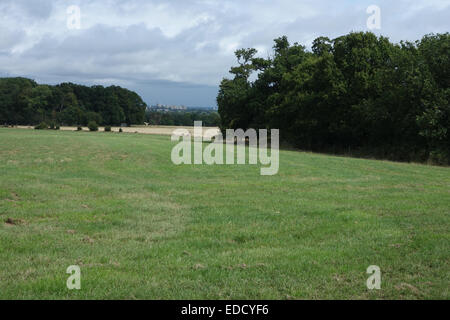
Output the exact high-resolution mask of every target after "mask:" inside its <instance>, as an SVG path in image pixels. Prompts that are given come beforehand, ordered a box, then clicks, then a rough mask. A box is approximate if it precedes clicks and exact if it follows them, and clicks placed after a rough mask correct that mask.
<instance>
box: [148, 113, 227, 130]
mask: <svg viewBox="0 0 450 320" xmlns="http://www.w3.org/2000/svg"><path fill="white" fill-rule="evenodd" d="M146 119H147V120H146V121H147V122H148V123H149V124H151V125H163V126H193V125H194V121H202V122H203V126H206V127H217V126H219V124H220V116H219V114H218V113H217V112H216V111H212V110H202V111H155V110H147V112H146Z"/></svg>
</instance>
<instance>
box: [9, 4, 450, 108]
mask: <svg viewBox="0 0 450 320" xmlns="http://www.w3.org/2000/svg"><path fill="white" fill-rule="evenodd" d="M373 4H374V5H378V6H379V7H380V9H381V29H380V30H375V31H376V33H377V34H382V35H385V36H388V37H389V38H390V39H391V40H393V41H400V40H402V39H404V40H416V39H420V38H421V37H422V36H423V35H424V34H427V33H431V32H448V31H450V30H449V29H450V28H449V26H450V19H449V17H450V0H410V1H409V0H386V1H381V0H380V1H375V0H370V1H366V0H342V1H339V0H277V1H269V0H247V1H243V0H236V1H234V0H233V1H227V0H219V1H215V0H170V1H169V0H166V1H163V0H95V1H94V0H70V1H67V0H0V76H2V77H4V76H26V77H30V78H33V79H35V80H36V81H38V82H39V83H49V84H54V83H59V82H69V81H70V82H75V83H82V84H87V85H92V84H102V85H110V84H116V85H120V86H123V87H127V88H129V89H132V90H135V91H137V92H138V93H139V94H140V95H141V96H142V97H143V99H144V100H145V101H146V102H147V103H149V104H155V103H161V104H184V105H188V106H201V107H207V106H215V104H216V102H215V97H216V95H217V87H218V84H219V82H220V80H221V79H222V78H223V77H225V76H227V75H228V70H229V68H230V67H231V66H232V65H233V64H234V63H235V59H234V51H235V50H236V49H238V48H242V47H254V48H257V49H258V50H259V54H260V55H262V56H264V57H267V56H268V54H270V52H271V47H272V44H273V39H274V38H277V37H279V36H282V35H287V36H288V38H289V40H290V41H291V42H299V43H301V44H304V45H306V46H307V47H310V45H311V42H312V40H314V38H316V37H318V36H328V37H330V38H334V37H337V36H339V35H343V34H346V33H348V32H350V31H361V30H362V31H367V30H368V29H367V24H366V21H367V18H368V17H369V16H370V15H369V14H367V12H366V10H367V8H368V7H369V6H370V5H373ZM71 5H76V6H78V7H79V8H80V10H81V20H80V21H81V28H80V29H73V28H68V26H67V19H68V18H70V15H69V14H68V13H67V8H68V7H69V6H71ZM70 21H72V22H73V21H74V20H70ZM71 26H74V24H71ZM75 26H76V25H75Z"/></svg>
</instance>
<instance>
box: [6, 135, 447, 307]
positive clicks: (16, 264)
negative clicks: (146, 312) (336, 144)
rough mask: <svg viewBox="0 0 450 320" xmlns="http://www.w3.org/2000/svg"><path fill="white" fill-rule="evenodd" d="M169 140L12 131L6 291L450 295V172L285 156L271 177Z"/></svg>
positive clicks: (162, 295)
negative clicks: (200, 157)
mask: <svg viewBox="0 0 450 320" xmlns="http://www.w3.org/2000/svg"><path fill="white" fill-rule="evenodd" d="M173 145H174V144H173V143H172V142H170V137H165V136H149V135H137V134H115V133H85V132H55V131H39V132H38V131H33V130H18V129H0V298H1V299H93V298H96V299H105V298H106V299H448V298H449V284H450V281H449V275H450V272H449V271H450V268H449V263H450V259H449V258H450V254H449V252H450V250H449V249H450V245H449V240H450V239H449V235H450V234H449V214H450V169H449V168H445V167H432V166H425V165H417V164H404V163H393V162H387V161H372V160H363V159H351V158H344V157H332V156H325V155H317V154H310V153H301V152H293V151H282V152H281V155H280V171H279V174H278V175H276V176H261V175H260V172H259V167H258V166H248V165H246V166H237V165H236V166H206V165H201V166H193V165H192V166H189V165H184V166H175V165H173V164H172V162H171V160H170V153H171V148H172V146H173ZM70 265H79V266H80V267H81V272H82V289H81V290H79V291H77V290H74V291H69V290H68V289H67V288H66V280H67V277H68V276H69V275H68V274H66V273H65V272H66V269H67V267H68V266H70ZM369 265H378V266H380V268H381V271H382V289H381V290H375V291H370V290H368V289H367V287H366V279H367V278H368V276H369V275H367V274H366V269H367V267H368V266H369Z"/></svg>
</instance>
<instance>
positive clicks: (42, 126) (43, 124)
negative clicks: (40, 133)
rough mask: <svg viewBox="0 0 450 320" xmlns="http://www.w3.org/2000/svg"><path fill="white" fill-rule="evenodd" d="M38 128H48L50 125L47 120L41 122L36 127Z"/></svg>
mask: <svg viewBox="0 0 450 320" xmlns="http://www.w3.org/2000/svg"><path fill="white" fill-rule="evenodd" d="M34 129H36V130H45V129H48V125H47V124H46V123H45V122H41V123H40V124H38V125H37V126H35V127H34Z"/></svg>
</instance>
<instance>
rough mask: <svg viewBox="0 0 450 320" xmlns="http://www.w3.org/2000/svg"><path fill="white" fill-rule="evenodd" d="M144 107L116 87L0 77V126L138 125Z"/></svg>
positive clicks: (141, 118)
mask: <svg viewBox="0 0 450 320" xmlns="http://www.w3.org/2000/svg"><path fill="white" fill-rule="evenodd" d="M146 107H147V106H146V104H145V103H144V101H142V99H141V97H140V96H139V95H138V94H137V93H135V92H133V91H130V90H127V89H124V88H121V87H118V86H110V87H106V88H105V87H103V86H92V87H87V86H83V85H78V84H73V83H62V84H59V85H56V86H49V85H40V84H37V83H36V82H35V81H33V80H30V79H26V78H0V124H9V125H34V124H37V123H40V122H47V123H52V122H53V123H60V124H64V125H84V126H85V125H87V124H88V123H89V122H90V121H95V122H96V123H98V124H100V125H120V124H121V123H127V124H142V123H143V122H144V119H145V109H146Z"/></svg>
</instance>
